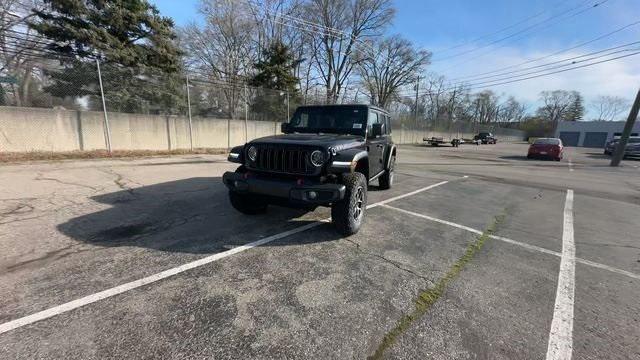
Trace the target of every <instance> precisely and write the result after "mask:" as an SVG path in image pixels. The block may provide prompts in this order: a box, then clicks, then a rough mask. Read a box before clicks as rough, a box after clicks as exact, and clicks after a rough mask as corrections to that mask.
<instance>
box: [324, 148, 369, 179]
mask: <svg viewBox="0 0 640 360" xmlns="http://www.w3.org/2000/svg"><path fill="white" fill-rule="evenodd" d="M368 157H369V154H368V153H367V152H366V151H365V150H360V149H353V150H347V151H342V152H340V153H338V154H337V155H336V156H334V158H333V159H332V160H331V164H330V165H329V171H330V172H332V173H346V172H350V173H352V172H354V170H355V166H356V164H357V163H358V162H359V161H360V160H362V159H367V158H368Z"/></svg>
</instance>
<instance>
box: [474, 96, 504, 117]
mask: <svg viewBox="0 0 640 360" xmlns="http://www.w3.org/2000/svg"><path fill="white" fill-rule="evenodd" d="M498 100H499V97H498V96H497V95H496V94H495V93H494V92H493V91H491V90H483V91H481V92H479V93H477V94H475V95H474V99H473V102H472V107H473V112H474V119H475V121H476V122H477V123H479V124H488V123H491V122H493V121H497V118H498V112H499V110H500V106H499V105H498Z"/></svg>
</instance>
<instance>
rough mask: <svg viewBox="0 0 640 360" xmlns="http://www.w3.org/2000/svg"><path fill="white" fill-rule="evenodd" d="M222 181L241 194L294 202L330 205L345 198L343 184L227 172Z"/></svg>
mask: <svg viewBox="0 0 640 360" xmlns="http://www.w3.org/2000/svg"><path fill="white" fill-rule="evenodd" d="M222 181H223V182H224V184H225V185H226V186H227V187H228V188H229V190H231V191H235V192H238V193H241V194H259V195H264V196H266V197H271V198H274V199H280V200H287V201H289V202H292V203H298V204H310V205H329V204H331V203H334V202H337V201H340V200H342V199H344V194H345V189H346V188H345V186H344V185H342V184H301V185H300V184H298V183H297V182H296V181H294V180H280V179H272V178H267V177H262V176H258V175H255V174H250V175H248V174H243V173H236V172H230V171H228V172H225V173H224V175H222Z"/></svg>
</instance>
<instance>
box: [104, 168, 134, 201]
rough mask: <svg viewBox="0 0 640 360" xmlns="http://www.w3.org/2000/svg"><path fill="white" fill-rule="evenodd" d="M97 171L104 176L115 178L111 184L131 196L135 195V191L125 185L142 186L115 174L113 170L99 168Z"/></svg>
mask: <svg viewBox="0 0 640 360" xmlns="http://www.w3.org/2000/svg"><path fill="white" fill-rule="evenodd" d="M99 170H100V171H101V172H103V173H105V174H109V175H112V176H115V177H116V178H115V179H113V183H114V184H116V186H118V188H120V189H121V190H124V191H126V192H128V193H129V194H130V195H132V196H135V195H136V193H135V190H134V188H132V187H131V186H129V185H127V183H131V184H135V185H138V186H143V185H142V184H140V183H138V182H136V181H133V180H131V179H129V178H127V177H125V176H124V175H122V174H120V173H118V172H116V171H115V170H113V168H112V167H107V168H101V169H99Z"/></svg>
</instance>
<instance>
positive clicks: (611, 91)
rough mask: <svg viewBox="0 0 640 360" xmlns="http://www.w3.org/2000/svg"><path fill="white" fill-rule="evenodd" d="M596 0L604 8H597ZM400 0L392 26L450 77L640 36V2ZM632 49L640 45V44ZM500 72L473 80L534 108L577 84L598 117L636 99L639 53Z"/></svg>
mask: <svg viewBox="0 0 640 360" xmlns="http://www.w3.org/2000/svg"><path fill="white" fill-rule="evenodd" d="M151 1H152V2H153V3H155V4H156V6H157V7H158V9H159V10H160V12H161V13H162V14H163V15H165V16H170V17H172V18H173V19H174V21H175V23H176V25H178V26H182V25H185V24H187V23H189V22H191V21H196V22H198V21H201V19H199V16H198V14H197V11H196V7H197V4H198V1H199V0H180V1H178V0H151ZM234 1H242V0H234ZM594 4H598V6H596V7H593V5H594ZM394 6H395V8H396V15H395V18H394V21H393V23H392V24H391V25H390V26H389V27H388V28H387V29H386V32H387V33H388V34H400V35H401V36H403V37H405V38H407V39H409V40H411V41H412V42H413V43H414V44H415V45H416V46H417V47H419V48H422V49H425V50H428V51H430V52H432V54H433V55H432V63H431V64H430V65H429V66H428V68H427V71H430V72H434V73H437V74H441V75H444V76H446V77H447V78H449V79H458V78H465V77H469V76H474V75H475V76H478V74H483V73H486V72H491V71H494V70H498V69H501V68H504V67H507V66H514V65H516V64H520V63H522V62H525V61H530V60H533V59H538V58H541V57H547V58H545V59H544V60H541V61H539V62H532V63H529V64H525V65H522V66H521V67H531V66H536V65H539V64H545V63H550V62H554V61H560V60H563V59H568V58H573V57H577V56H580V55H584V54H588V53H591V52H595V51H599V50H603V49H607V48H611V47H614V46H618V45H622V44H627V43H631V42H635V41H640V0H527V1H524V0H483V1H472V0H447V1H441V0H395V1H394ZM635 22H638V24H635V25H632V26H629V27H628V28H626V29H624V30H621V31H619V32H617V33H615V34H613V35H610V36H607V37H604V38H602V39H600V40H597V41H594V42H592V43H590V44H587V45H584V46H581V47H577V48H575V49H572V50H569V51H567V52H563V53H560V54H556V55H553V54H554V53H557V52H560V51H562V50H565V49H568V48H571V47H575V46H577V45H580V44H581V43H584V42H587V41H590V40H593V39H596V38H598V37H601V36H603V35H605V34H608V33H610V32H612V31H614V30H618V29H621V28H623V27H625V26H627V25H630V24H633V23H635ZM631 48H637V49H640V43H639V44H636V45H633V46H632V47H631ZM639 51H640V50H639ZM629 53H631V52H628V51H627V52H620V53H617V54H615V55H612V57H613V56H620V55H625V54H629ZM577 60H584V58H580V59H577ZM594 61H597V60H594ZM582 64H584V63H578V64H576V65H582ZM517 69H519V68H511V69H508V70H505V71H513V70H517ZM560 69H563V68H559V69H558V70H560ZM537 70H540V68H538V69H531V70H528V71H523V72H522V73H531V75H530V76H535V75H538V74H539V73H533V72H535V71H537ZM522 73H520V74H522ZM487 75H495V73H491V74H487ZM487 75H480V76H487ZM512 75H513V74H505V75H504V76H505V77H508V76H512ZM500 78H502V76H500V77H497V78H489V79H474V78H470V79H469V78H467V79H469V81H468V82H469V83H472V84H478V85H477V86H478V91H479V90H481V87H486V88H487V89H491V90H493V91H494V92H496V93H497V94H501V95H504V96H506V95H514V96H515V97H516V98H517V99H518V100H520V101H522V102H525V103H527V104H528V105H529V106H530V107H531V108H532V109H533V108H535V107H536V106H537V105H539V93H540V92H541V91H543V90H555V89H562V90H577V91H580V92H581V93H582V94H583V95H584V97H585V102H586V104H585V105H586V106H587V110H588V114H587V117H589V116H592V115H593V112H589V103H590V102H591V101H592V100H593V99H595V98H596V97H597V96H599V95H611V96H620V97H624V98H626V99H628V100H629V101H631V100H633V97H634V96H635V93H636V92H637V91H638V88H639V87H640V54H639V55H636V56H630V57H627V58H623V59H619V60H616V61H611V62H607V63H603V64H599V65H595V66H590V67H586V68H583V69H577V70H572V71H567V72H564V73H558V74H554V75H550V76H546V77H539V78H535V79H530V80H526V81H522V82H516V83H511V84H503V85H494V86H488V85H489V84H487V83H486V82H487V81H490V80H496V79H500ZM461 80H463V79H460V80H457V81H461Z"/></svg>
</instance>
